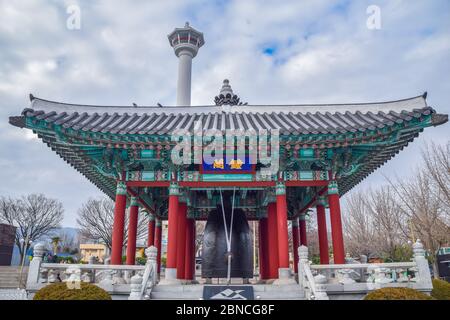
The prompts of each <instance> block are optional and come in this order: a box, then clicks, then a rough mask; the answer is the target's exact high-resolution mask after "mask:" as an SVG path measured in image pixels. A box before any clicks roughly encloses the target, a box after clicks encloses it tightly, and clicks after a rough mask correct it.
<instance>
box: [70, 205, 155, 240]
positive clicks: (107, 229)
mask: <svg viewBox="0 0 450 320" xmlns="http://www.w3.org/2000/svg"><path fill="white" fill-rule="evenodd" d="M128 221H129V215H128V214H126V218H125V228H124V229H125V230H124V238H123V239H124V242H123V245H126V243H127V240H128ZM77 223H78V225H79V226H80V228H81V234H82V235H83V236H84V237H85V238H88V239H94V240H101V241H102V242H103V243H104V244H105V245H106V246H107V247H108V248H109V249H111V246H112V231H113V224H114V202H113V201H112V200H110V199H109V198H99V199H89V200H88V201H87V202H86V203H84V204H83V205H82V207H81V208H80V209H79V210H78V218H77ZM147 232H148V219H147V217H145V215H144V214H143V212H140V214H139V218H138V228H137V240H143V239H145V237H146V236H147Z"/></svg>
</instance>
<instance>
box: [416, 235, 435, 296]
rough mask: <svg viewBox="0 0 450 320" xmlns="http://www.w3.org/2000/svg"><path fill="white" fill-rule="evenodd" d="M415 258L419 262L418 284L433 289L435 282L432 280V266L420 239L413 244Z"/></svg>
mask: <svg viewBox="0 0 450 320" xmlns="http://www.w3.org/2000/svg"><path fill="white" fill-rule="evenodd" d="M413 252H414V260H415V261H416V264H417V273H418V275H416V278H418V281H417V284H419V285H420V287H421V288H424V289H430V290H431V289H432V288H433V284H432V282H431V274H430V268H429V266H428V261H427V259H426V258H425V250H424V249H423V244H422V242H421V241H420V239H417V241H416V242H415V243H414V244H413Z"/></svg>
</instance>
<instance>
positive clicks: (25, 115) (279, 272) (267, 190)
mask: <svg viewBox="0 0 450 320" xmlns="http://www.w3.org/2000/svg"><path fill="white" fill-rule="evenodd" d="M169 42H170V45H171V46H172V47H173V48H174V51H175V54H176V55H177V57H178V58H179V73H178V91H177V105H176V106H161V105H157V106H136V105H130V106H98V105H78V104H69V103H62V102H55V101H49V100H44V99H40V98H37V97H34V96H33V95H30V100H31V105H30V106H29V107H27V108H25V109H24V110H23V111H22V113H21V115H19V116H12V117H10V119H9V122H10V124H12V125H14V126H17V127H20V128H27V129H30V130H33V132H34V133H36V134H37V135H38V137H39V138H40V139H41V140H42V141H43V142H44V143H46V144H47V145H48V146H49V147H50V148H51V149H52V150H53V151H55V152H56V154H58V155H59V156H60V157H61V158H62V159H63V160H64V161H66V162H67V163H68V164H70V165H71V166H72V167H74V168H75V169H76V170H77V171H78V172H79V173H80V174H82V175H84V176H85V177H86V178H87V179H88V180H89V181H90V182H92V183H93V184H95V185H96V186H97V187H98V188H99V189H100V190H101V191H103V192H104V193H105V194H106V195H107V196H109V197H110V198H112V199H115V204H116V205H115V216H114V219H115V220H114V230H113V245H112V255H111V264H121V263H122V253H123V233H124V221H125V215H126V214H127V213H126V208H127V206H128V207H129V215H130V219H129V235H128V244H127V259H126V263H127V264H134V263H135V261H134V252H135V246H136V226H137V218H138V214H139V208H142V209H143V210H145V212H146V213H147V214H148V217H149V234H148V246H150V245H155V246H156V247H157V248H158V263H159V264H160V259H161V221H162V220H168V227H169V231H168V247H167V265H166V275H165V276H166V279H173V280H174V279H184V280H192V279H193V278H194V264H195V263H194V260H195V257H194V251H195V250H194V248H195V222H196V221H199V220H206V219H207V217H208V214H209V212H210V211H211V210H212V209H213V208H216V206H217V205H218V203H219V201H220V196H219V193H218V191H220V190H234V191H235V192H236V204H235V207H236V208H239V209H242V210H243V211H244V212H245V215H246V217H247V219H248V220H256V221H258V222H259V228H258V229H259V254H258V256H259V268H260V278H261V279H277V278H282V277H287V276H288V274H289V271H290V270H289V251H290V250H293V253H294V257H295V263H294V266H295V268H296V267H297V261H298V257H297V250H296V248H297V247H298V246H299V245H306V243H307V239H306V221H305V213H307V212H308V210H309V209H310V208H315V209H316V212H317V221H318V233H319V247H320V262H321V263H322V264H328V263H330V259H329V248H328V239H327V219H326V218H325V216H326V209H327V208H329V216H330V218H329V221H330V223H331V235H332V239H331V243H332V252H333V259H334V261H333V262H334V263H337V264H342V263H345V250H344V241H343V232H342V223H341V209H340V197H341V196H343V195H344V194H345V193H347V192H348V191H350V190H351V189H352V188H353V187H354V186H355V185H357V184H358V183H360V182H361V181H363V180H364V179H365V178H366V177H367V176H368V175H369V174H371V173H372V172H374V171H375V170H376V169H377V168H379V167H381V166H382V165H383V164H384V163H386V162H387V161H388V160H390V159H391V158H393V157H394V156H395V155H396V154H397V153H398V152H400V151H401V150H402V149H403V148H404V147H406V146H407V145H408V144H409V143H410V142H412V141H413V140H414V139H415V138H416V137H417V136H418V135H419V133H420V132H422V131H423V130H424V129H425V128H427V127H431V126H437V125H441V124H443V123H445V122H447V120H448V116H447V115H443V114H438V113H437V112H436V111H435V110H434V109H433V108H432V107H430V106H429V105H428V104H427V101H426V97H427V94H426V93H424V94H422V95H419V96H416V97H412V98H408V99H402V100H397V101H387V102H371V103H349V104H311V105H309V104H292V105H273V104H272V105H251V104H246V103H242V102H241V101H240V99H239V97H238V96H237V95H236V94H234V93H233V91H232V89H231V86H230V85H229V82H228V81H227V80H225V81H224V84H223V87H222V90H221V92H220V94H219V95H218V96H217V97H215V100H214V101H215V104H214V105H207V106H191V105H190V100H191V97H190V94H191V66H192V59H193V58H194V57H195V56H196V54H197V52H198V50H199V48H200V47H201V46H202V45H203V44H204V38H203V34H202V33H200V32H198V31H196V30H195V29H193V28H192V27H191V26H189V24H186V25H185V26H184V27H183V28H177V29H175V30H174V31H173V32H172V33H171V34H170V35H169ZM211 129H213V130H216V131H218V132H221V133H222V134H223V135H225V132H226V130H229V129H232V130H243V131H251V132H254V133H255V134H256V135H258V134H260V133H261V132H263V131H264V132H266V131H267V132H269V134H270V133H273V132H275V131H277V132H279V136H278V138H279V152H278V155H277V156H278V157H277V158H278V159H279V170H278V171H277V172H276V173H275V174H272V175H263V174H261V173H260V170H261V168H262V166H261V165H260V164H259V163H257V164H256V165H252V166H250V167H247V168H246V169H245V170H241V171H240V169H242V168H244V166H238V167H235V168H230V167H227V166H225V167H218V168H214V170H205V164H196V163H190V164H186V165H179V164H175V163H173V161H172V159H171V151H172V149H173V148H174V146H175V144H176V143H175V142H174V141H173V139H172V135H173V134H175V133H176V132H178V131H179V130H184V131H185V132H193V131H194V130H200V131H202V132H203V131H206V130H211ZM245 150H246V152H248V150H249V146H248V145H247V146H246V149H245ZM219 158H221V157H219ZM219 158H218V159H217V160H223V159H219ZM242 159H243V160H244V162H245V161H246V160H247V159H248V157H246V156H244V157H243V158H242ZM244 165H245V163H244ZM232 169H234V171H233V170H232ZM231 171H233V172H231ZM288 220H291V221H292V233H293V248H291V249H290V248H289V245H288V243H289V242H288Z"/></svg>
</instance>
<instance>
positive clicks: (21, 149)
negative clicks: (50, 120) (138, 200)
mask: <svg viewBox="0 0 450 320" xmlns="http://www.w3.org/2000/svg"><path fill="white" fill-rule="evenodd" d="M263 3H264V4H263ZM71 5H78V6H79V8H80V13H81V25H80V29H79V30H71V29H68V28H67V26H66V25H67V19H68V18H69V16H70V15H69V14H68V13H67V7H69V6H71ZM369 5H377V6H378V7H379V8H380V10H381V11H380V13H381V29H379V30H371V29H368V28H367V24H366V22H367V19H368V18H369V16H370V14H368V13H367V7H368V6H369ZM0 17H1V21H0V48H1V49H0V98H1V100H0V101H1V102H0V103H1V106H0V119H1V121H0V130H1V131H0V132H1V135H0V150H1V157H0V168H1V170H0V181H1V183H0V195H10V196H19V195H22V194H27V193H32V192H42V193H45V194H46V195H48V196H49V197H53V198H58V199H60V200H61V201H62V202H63V204H64V207H65V220H64V225H65V226H75V225H76V222H75V219H76V212H77V209H78V208H79V206H80V204H81V203H82V202H83V201H85V200H87V199H88V198H89V197H98V196H101V193H100V191H98V190H97V189H96V188H95V187H94V186H93V185H91V184H90V183H89V182H88V181H87V180H86V179H85V178H84V177H82V176H81V175H80V174H78V173H77V172H76V171H75V170H74V169H72V168H71V167H70V166H68V165H67V164H66V163H65V162H63V161H62V160H61V159H60V158H59V157H58V156H56V154H54V153H53V152H52V151H51V150H50V149H49V148H48V147H47V146H45V145H44V144H43V143H41V142H40V141H38V140H37V139H36V138H35V137H34V136H33V135H32V134H31V133H30V132H27V131H26V130H23V129H19V128H16V127H12V126H10V125H9V124H8V117H9V116H11V115H18V114H20V112H21V111H22V109H23V108H25V107H27V106H28V105H29V100H28V94H29V93H33V94H34V95H35V96H38V97H41V98H45V99H50V100H57V101H65V102H72V103H86V104H110V105H131V103H132V102H135V103H137V104H138V105H154V104H156V103H158V102H159V103H161V104H166V105H173V104H175V101H176V97H175V92H176V76H177V58H176V57H175V55H174V54H173V51H172V48H171V47H170V46H169V43H168V40H167V34H168V33H169V32H171V31H172V30H173V28H174V27H177V26H178V27H181V26H183V25H184V23H185V21H189V22H190V23H191V25H192V26H194V27H195V28H197V29H198V30H200V31H202V32H204V35H205V41H206V44H205V45H204V47H202V48H201V49H200V52H199V54H198V56H197V57H196V58H195V59H194V64H193V79H192V80H193V87H192V104H212V103H213V97H214V96H215V95H216V94H217V93H218V90H219V89H220V86H221V83H222V80H223V79H224V78H228V79H230V84H231V85H232V87H233V89H234V91H235V92H236V93H238V94H239V95H240V96H241V99H242V100H243V101H247V102H249V103H250V104H270V103H276V104H281V103H345V102H368V101H384V100H391V99H401V98H407V97H412V96H417V95H419V94H422V93H423V92H424V91H428V99H427V101H428V103H429V104H430V105H431V106H433V107H434V108H435V109H436V110H438V111H439V112H440V113H450V102H449V100H450V1H448V0H442V1H438V0H430V1H420V0H416V1H412V0H410V1H399V0H391V1H377V0H371V1H367V2H366V1H331V0H330V1H323V0H314V1H312V0H311V1H300V0H294V1H264V2H263V1H209V0H208V1H207V0H204V1H174V0H170V1H147V0H146V1H143V0H142V1H123V0H120V1H119V0H117V1H111V0H108V1H60V0H58V1H57V0H53V1H31V0H29V1H18V0H17V1H16V0H0ZM449 136H450V126H449V125H448V124H447V125H444V126H441V127H438V128H430V129H428V130H426V131H425V132H424V133H423V134H422V136H421V137H420V138H419V139H418V140H416V141H415V143H413V144H412V145H411V146H409V147H408V148H406V149H405V150H404V151H403V152H402V153H401V154H399V155H397V157H396V158H394V159H393V160H392V161H390V162H389V163H388V164H386V165H385V166H384V167H382V168H381V169H379V170H378V171H377V172H375V173H374V174H372V176H370V177H369V178H368V179H366V180H365V181H364V182H363V183H362V184H360V185H359V186H358V188H368V187H370V186H373V187H375V186H377V185H379V184H381V183H383V179H384V178H383V175H398V176H400V177H407V176H408V175H409V174H411V173H412V172H413V171H414V170H415V169H416V168H417V165H418V164H419V162H420V148H421V147H422V146H423V144H424V143H425V142H426V141H435V142H438V143H443V142H445V141H447V140H448V138H449ZM344 214H345V212H344Z"/></svg>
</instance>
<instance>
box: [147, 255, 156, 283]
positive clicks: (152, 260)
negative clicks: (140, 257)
mask: <svg viewBox="0 0 450 320" xmlns="http://www.w3.org/2000/svg"><path fill="white" fill-rule="evenodd" d="M145 255H146V256H147V261H146V262H145V265H146V269H147V265H148V266H149V267H150V270H152V274H151V276H152V279H151V281H152V283H153V284H155V283H156V280H157V277H158V270H157V268H158V263H157V256H158V249H157V248H156V247H155V246H150V247H148V248H146V249H145Z"/></svg>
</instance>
